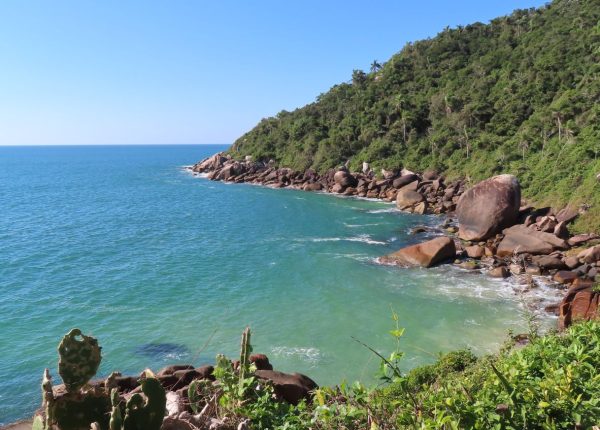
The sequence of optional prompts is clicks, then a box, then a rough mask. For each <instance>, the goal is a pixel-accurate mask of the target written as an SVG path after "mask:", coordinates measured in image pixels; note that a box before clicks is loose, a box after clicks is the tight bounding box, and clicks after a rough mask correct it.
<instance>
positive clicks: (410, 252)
mask: <svg viewBox="0 0 600 430" xmlns="http://www.w3.org/2000/svg"><path fill="white" fill-rule="evenodd" d="M454 257H456V246H455V245H454V241H453V240H452V239H450V238H449V237H445V236H442V237H437V238H435V239H433V240H429V241H427V242H423V243H419V244H417V245H412V246H407V247H406V248H402V249H400V250H399V251H396V252H394V253H392V254H389V255H386V256H384V257H381V258H380V259H379V261H380V262H382V263H384V264H400V265H404V266H422V267H431V266H433V265H435V264H437V263H441V262H443V261H445V260H450V259H453V258H454Z"/></svg>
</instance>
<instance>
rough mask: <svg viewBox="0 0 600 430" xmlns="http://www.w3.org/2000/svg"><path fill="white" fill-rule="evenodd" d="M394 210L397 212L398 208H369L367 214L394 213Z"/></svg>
mask: <svg viewBox="0 0 600 430" xmlns="http://www.w3.org/2000/svg"><path fill="white" fill-rule="evenodd" d="M395 212H399V210H398V209H396V208H386V209H371V210H368V211H367V213H368V214H387V213H395Z"/></svg>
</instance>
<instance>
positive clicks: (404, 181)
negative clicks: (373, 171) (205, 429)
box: [392, 173, 419, 188]
mask: <svg viewBox="0 0 600 430" xmlns="http://www.w3.org/2000/svg"><path fill="white" fill-rule="evenodd" d="M418 180H419V177H418V176H417V175H415V174H414V173H413V174H409V175H404V176H400V177H399V178H396V179H394V182H392V186H393V187H394V188H402V187H403V186H405V185H408V184H410V183H411V182H414V181H418Z"/></svg>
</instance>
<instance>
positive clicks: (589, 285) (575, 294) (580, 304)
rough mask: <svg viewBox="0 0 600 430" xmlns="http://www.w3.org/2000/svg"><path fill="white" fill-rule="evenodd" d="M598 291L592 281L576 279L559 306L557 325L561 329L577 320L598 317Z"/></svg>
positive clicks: (599, 299) (599, 301) (599, 296)
mask: <svg viewBox="0 0 600 430" xmlns="http://www.w3.org/2000/svg"><path fill="white" fill-rule="evenodd" d="M599 305H600V293H599V292H598V291H594V283H593V282H592V281H583V280H581V279H578V280H576V281H575V282H574V283H573V286H572V287H571V288H570V289H569V291H568V292H567V294H566V295H565V297H564V298H563V300H562V302H561V304H560V307H559V317H558V326H559V328H561V329H563V328H565V327H568V326H569V325H571V323H573V322H575V321H577V320H590V319H597V318H600V313H599V312H598V308H599Z"/></svg>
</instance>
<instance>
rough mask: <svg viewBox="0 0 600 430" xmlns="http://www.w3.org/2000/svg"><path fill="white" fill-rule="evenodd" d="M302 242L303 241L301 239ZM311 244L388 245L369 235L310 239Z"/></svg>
mask: <svg viewBox="0 0 600 430" xmlns="http://www.w3.org/2000/svg"><path fill="white" fill-rule="evenodd" d="M300 241H302V240H301V239H300ZM309 241H310V242H340V241H345V242H360V243H367V244H369V245H386V242H382V241H380V240H374V239H371V236H369V235H368V234H359V235H358V236H352V237H314V238H312V239H309Z"/></svg>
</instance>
